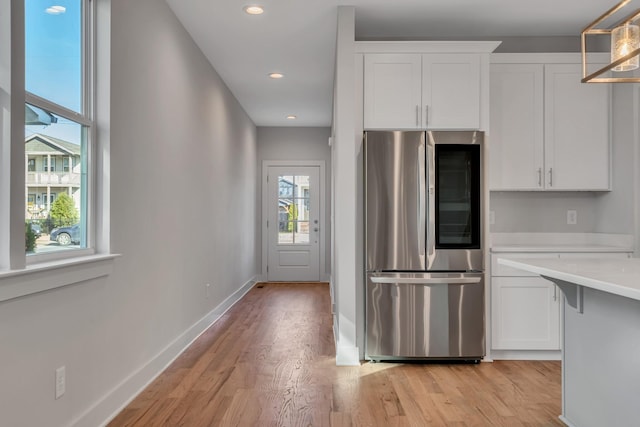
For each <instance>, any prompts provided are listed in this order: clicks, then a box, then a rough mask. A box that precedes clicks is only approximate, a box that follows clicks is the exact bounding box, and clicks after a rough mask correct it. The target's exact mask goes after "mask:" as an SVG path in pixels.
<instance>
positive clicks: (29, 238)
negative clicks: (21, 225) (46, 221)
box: [24, 222, 36, 252]
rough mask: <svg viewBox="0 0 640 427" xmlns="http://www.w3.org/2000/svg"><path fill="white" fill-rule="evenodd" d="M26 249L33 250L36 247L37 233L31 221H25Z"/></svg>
mask: <svg viewBox="0 0 640 427" xmlns="http://www.w3.org/2000/svg"><path fill="white" fill-rule="evenodd" d="M24 239H25V249H26V251H27V252H33V251H34V250H35V249H36V233H34V232H33V229H32V228H31V224H30V223H28V222H27V223H25V233H24Z"/></svg>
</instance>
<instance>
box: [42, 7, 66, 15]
mask: <svg viewBox="0 0 640 427" xmlns="http://www.w3.org/2000/svg"><path fill="white" fill-rule="evenodd" d="M66 11H67V8H66V7H64V6H51V7H48V8H46V9H45V12H47V13H48V14H49V15H60V14H61V13H65V12H66Z"/></svg>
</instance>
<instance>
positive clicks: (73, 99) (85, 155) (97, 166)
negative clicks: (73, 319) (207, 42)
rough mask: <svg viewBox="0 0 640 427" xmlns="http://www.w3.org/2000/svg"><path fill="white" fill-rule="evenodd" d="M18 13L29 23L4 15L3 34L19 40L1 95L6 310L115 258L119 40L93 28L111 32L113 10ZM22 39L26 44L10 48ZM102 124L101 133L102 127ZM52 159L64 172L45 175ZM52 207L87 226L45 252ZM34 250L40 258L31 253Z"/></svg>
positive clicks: (84, 0)
mask: <svg viewBox="0 0 640 427" xmlns="http://www.w3.org/2000/svg"><path fill="white" fill-rule="evenodd" d="M10 3H11V8H12V9H23V10H24V15H25V19H24V20H23V21H19V20H15V19H13V20H12V19H11V18H12V17H13V16H15V14H8V13H6V14H5V13H2V12H4V10H3V11H2V12H0V29H2V30H3V31H0V32H2V34H3V36H4V35H10V36H11V37H10V38H9V37H0V64H2V66H0V93H3V94H5V95H8V97H9V99H10V101H11V102H6V103H5V102H3V103H2V105H0V114H1V115H2V117H4V118H5V120H2V119H0V236H2V237H4V238H3V239H0V302H1V301H6V300H9V299H13V298H17V297H20V296H26V295H29V294H33V293H35V292H40V291H44V290H49V289H55V288H58V287H61V286H66V285H69V284H70V283H79V282H83V281H86V280H91V279H93V278H96V277H100V276H104V275H106V274H109V273H110V271H111V268H112V260H113V258H114V255H112V254H110V252H109V249H110V248H109V216H108V213H109V209H108V206H109V199H108V196H109V193H108V191H107V190H108V185H109V183H108V176H109V170H108V169H105V168H107V167H108V164H109V155H108V153H109V128H108V123H109V111H110V102H109V94H110V78H109V70H110V55H109V52H110V40H109V32H108V31H103V32H99V31H95V28H96V26H95V25H94V22H101V21H102V22H104V24H105V28H107V27H108V26H109V16H110V9H111V0H99V1H95V0H61V1H60V2H55V3H54V2H44V1H42V0H11V2H10ZM5 4H9V1H8V0H7V1H5ZM23 37H24V41H25V43H19V42H18V43H10V42H9V39H11V40H18V41H20V40H22V39H23ZM20 58H24V61H21V60H20ZM16 59H17V60H16ZM10 75H15V76H19V75H24V76H25V86H24V88H23V90H19V89H20V88H18V87H11V83H12V81H11V79H10V78H9V77H10ZM14 81H15V80H14ZM93 82H97V84H96V85H95V86H94V85H93ZM18 105H20V107H19V108H18V107H17V106H18ZM22 108H24V110H22ZM7 113H8V115H9V117H11V119H12V120H6V118H7ZM22 114H24V118H25V120H24V125H22V124H20V125H19V126H24V127H23V128H18V129H16V128H15V126H16V120H13V118H14V117H16V116H17V117H21V116H22ZM98 119H99V121H100V123H102V124H103V125H102V126H96V125H95V123H96V122H97V121H98ZM16 138H18V139H17V140H16ZM97 144H98V145H97ZM95 153H100V155H99V156H98V155H97V154H95ZM45 158H47V159H49V160H48V164H47V168H48V169H51V166H54V164H53V163H52V162H51V160H50V159H53V158H55V159H56V160H55V169H56V170H55V171H53V172H50V171H47V172H45V171H44V167H45V160H44V159H45ZM64 158H68V159H69V160H68V166H69V171H64V167H65V166H64V165H65V163H64V160H63V159H64ZM30 159H33V160H34V161H30ZM30 169H35V170H33V171H32V170H30ZM22 193H24V194H22ZM34 197H35V200H34ZM52 200H53V203H56V204H59V203H61V201H63V202H64V203H65V204H66V205H67V206H68V205H70V206H71V208H69V207H67V210H71V211H73V212H76V213H77V214H78V219H77V222H76V224H75V225H72V226H70V227H69V228H68V230H67V231H68V233H69V234H68V237H67V236H65V237H64V238H63V239H62V240H61V242H62V243H64V244H60V243H58V244H55V242H54V244H53V245H49V246H45V245H44V244H43V243H44V242H46V241H48V239H49V232H50V230H51V228H52V227H53V226H52V225H51V224H50V221H49V220H48V218H50V217H51V212H50V209H49V208H50V207H51V202H52ZM29 218H33V219H29ZM28 224H30V225H31V230H32V232H33V234H31V233H29V234H26V236H25V235H23V234H21V233H20V232H21V231H22V230H27V229H28V227H27V225H28ZM7 237H8V238H7ZM34 237H35V239H34ZM25 243H26V245H27V246H28V245H31V247H32V249H30V250H29V249H28V250H26V251H25ZM78 266H82V268H78ZM70 273H72V274H70ZM16 278H23V279H24V280H20V279H19V280H18V282H16ZM5 283H11V284H21V283H25V286H13V285H11V286H3V285H4V284H5Z"/></svg>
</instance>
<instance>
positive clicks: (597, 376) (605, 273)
mask: <svg viewBox="0 0 640 427" xmlns="http://www.w3.org/2000/svg"><path fill="white" fill-rule="evenodd" d="M498 263H499V264H502V265H505V266H509V267H513V268H518V269H521V270H525V271H529V272H532V273H536V274H539V275H540V276H542V277H543V278H545V279H548V280H550V281H552V282H553V283H555V284H556V285H557V286H558V287H559V288H560V289H561V290H562V292H563V294H564V295H565V305H564V310H563V325H564V326H563V346H562V347H563V351H562V415H561V416H560V419H561V420H562V421H563V422H565V423H566V424H567V425H570V426H575V427H591V426H594V427H595V426H631V425H639V423H640V259H637V258H632V259H600V258H593V259H580V260H571V259H564V260H563V259H524V258H523V259H499V260H498Z"/></svg>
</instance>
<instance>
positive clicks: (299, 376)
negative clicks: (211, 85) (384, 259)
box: [109, 283, 563, 427]
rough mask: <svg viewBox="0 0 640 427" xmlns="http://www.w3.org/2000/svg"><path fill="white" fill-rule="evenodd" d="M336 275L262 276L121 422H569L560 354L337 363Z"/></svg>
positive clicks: (122, 415) (115, 422)
mask: <svg viewBox="0 0 640 427" xmlns="http://www.w3.org/2000/svg"><path fill="white" fill-rule="evenodd" d="M334 355H335V349H334V343H333V333H332V317H331V310H330V300H329V286H328V284H326V283H311V284H309V283H295V284H286V283H266V284H258V285H257V286H255V287H254V288H253V289H252V290H251V291H250V292H249V293H248V294H247V295H246V296H245V297H244V298H243V300H242V301H240V302H239V303H238V304H236V305H235V306H234V307H233V308H232V309H231V310H229V312H227V313H226V314H225V315H224V316H223V317H222V318H221V319H220V320H219V321H218V322H217V323H216V324H214V325H213V326H211V327H210V328H209V329H208V330H207V331H206V332H205V333H204V334H203V335H202V336H201V337H200V338H199V339H198V340H197V341H195V342H194V344H193V345H191V346H190V347H189V348H188V349H187V350H186V351H185V352H184V353H183V354H182V355H181V356H180V357H179V358H178V359H177V360H176V361H175V362H174V363H173V364H172V365H171V366H170V367H169V368H168V369H167V370H166V371H165V372H164V373H162V374H161V375H160V376H159V377H158V378H157V379H156V380H155V381H154V382H153V383H152V384H151V385H150V386H149V387H148V388H147V389H146V390H144V391H143V392H142V393H141V394H140V395H139V396H138V397H136V399H135V400H134V401H133V402H131V404H130V405H129V406H127V407H126V408H125V409H124V410H123V411H122V412H121V413H120V414H119V415H118V416H117V417H116V418H115V419H114V420H113V421H112V422H111V423H110V424H109V425H110V426H112V427H115V426H189V427H191V426H509V427H511V426H558V425H559V426H561V425H563V424H562V423H561V422H560V421H559V420H558V415H559V414H560V399H561V397H560V363H559V362H504V361H503V362H494V363H481V364H479V365H460V364H396V363H377V364H375V363H364V364H362V366H359V367H337V366H335V357H334Z"/></svg>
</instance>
